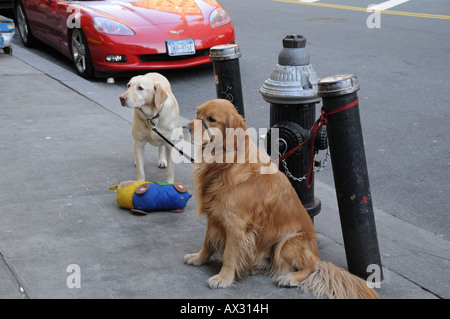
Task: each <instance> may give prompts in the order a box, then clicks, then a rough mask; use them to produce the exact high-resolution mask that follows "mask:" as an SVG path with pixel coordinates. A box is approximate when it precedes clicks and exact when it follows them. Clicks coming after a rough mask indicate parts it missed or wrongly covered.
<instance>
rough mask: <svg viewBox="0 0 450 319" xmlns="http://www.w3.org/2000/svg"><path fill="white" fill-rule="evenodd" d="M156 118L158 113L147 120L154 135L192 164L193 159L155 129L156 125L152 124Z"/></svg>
mask: <svg viewBox="0 0 450 319" xmlns="http://www.w3.org/2000/svg"><path fill="white" fill-rule="evenodd" d="M158 117H159V113H158V114H156V115H155V116H153V117H152V118H151V119H147V123H148V124H150V126H151V127H152V131H153V132H155V133H156V134H158V135H159V137H161V138H162V139H163V140H164V141H165V142H166V143H167V144H169V145H170V146H172V148H174V149H175V150H176V151H178V153H180V154H181V155H183V156H184V157H186V158H187V159H188V160H189V161H191V163H194V159H193V158H192V157H190V156H189V155H187V154H184V152H183V151H182V150H180V149H179V148H178V147H176V146H175V145H174V144H173V143H172V142H171V141H170V140H168V139H167V138H166V137H165V136H164V135H162V134H161V133H160V132H159V131H158V130H157V129H156V124H155V122H153V120H154V119H156V118H158Z"/></svg>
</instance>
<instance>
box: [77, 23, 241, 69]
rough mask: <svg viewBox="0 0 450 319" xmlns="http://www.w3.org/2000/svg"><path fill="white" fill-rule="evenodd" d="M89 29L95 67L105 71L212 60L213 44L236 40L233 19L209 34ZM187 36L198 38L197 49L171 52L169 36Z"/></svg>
mask: <svg viewBox="0 0 450 319" xmlns="http://www.w3.org/2000/svg"><path fill="white" fill-rule="evenodd" d="M203 30H204V28H203ZM156 31H157V32H156ZM85 33H87V34H86V38H87V42H88V46H89V51H90V54H91V59H92V63H93V65H94V69H95V70H96V71H97V72H105V73H106V72H127V71H140V70H158V69H175V68H177V69H178V68H187V67H194V66H199V65H203V64H207V63H210V62H211V60H210V59H209V49H210V48H211V47H213V46H216V45H220V44H227V43H234V41H235V34H234V27H233V25H232V23H229V24H228V25H226V26H223V27H221V28H218V29H217V30H216V29H212V28H211V29H210V32H209V33H208V34H205V33H204V32H203V34H192V33H190V32H189V33H188V32H186V34H181V35H176V34H171V33H166V32H161V30H154V27H152V28H145V29H141V30H137V31H136V35H134V36H107V35H104V34H99V33H96V32H91V33H89V31H88V30H86V31H85ZM164 34H166V36H164ZM185 38H191V39H194V42H195V49H196V53H195V54H193V55H185V56H173V57H172V56H169V55H168V54H167V49H166V40H173V39H185ZM108 55H120V56H125V58H126V61H125V62H124V61H122V62H107V61H106V57H107V56H108Z"/></svg>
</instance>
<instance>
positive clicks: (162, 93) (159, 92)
mask: <svg viewBox="0 0 450 319" xmlns="http://www.w3.org/2000/svg"><path fill="white" fill-rule="evenodd" d="M168 97H169V95H168V94H167V91H166V90H165V89H164V88H163V87H162V86H161V84H159V83H156V84H155V106H156V107H161V106H162V105H163V103H164V102H165V101H166V100H167V98H168Z"/></svg>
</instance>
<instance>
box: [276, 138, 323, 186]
mask: <svg viewBox="0 0 450 319" xmlns="http://www.w3.org/2000/svg"><path fill="white" fill-rule="evenodd" d="M277 141H278V142H280V141H282V142H283V143H284V144H285V145H286V146H287V143H286V141H285V140H284V139H282V138H279V139H278V140H277ZM278 154H279V156H280V157H281V156H283V155H284V152H283V154H281V153H278ZM317 154H318V153H317ZM317 154H316V155H317ZM316 155H315V156H314V160H315V159H316ZM329 156H330V152H329V148H328V147H327V153H326V154H325V158H324V159H323V160H322V161H320V165H319V166H315V165H314V172H320V171H322V170H323V169H324V168H325V166H327V164H328V158H329ZM281 164H282V165H283V168H284V173H285V174H286V176H287V177H288V178H289V179H291V180H293V181H295V182H299V183H301V182H302V181H304V180H305V179H306V176H307V175H308V173H306V174H305V175H303V176H302V177H295V176H294V175H292V173H291V172H290V171H289V169H288V167H287V164H286V160H282V161H281Z"/></svg>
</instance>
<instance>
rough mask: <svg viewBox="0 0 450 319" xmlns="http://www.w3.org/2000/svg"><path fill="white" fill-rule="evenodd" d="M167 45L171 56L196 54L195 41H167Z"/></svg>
mask: <svg viewBox="0 0 450 319" xmlns="http://www.w3.org/2000/svg"><path fill="white" fill-rule="evenodd" d="M166 45H167V54H169V55H170V56H177V55H192V54H195V44H194V39H183V40H167V41H166Z"/></svg>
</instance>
